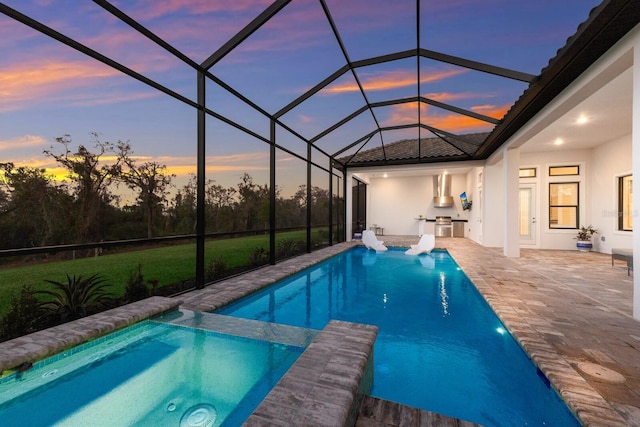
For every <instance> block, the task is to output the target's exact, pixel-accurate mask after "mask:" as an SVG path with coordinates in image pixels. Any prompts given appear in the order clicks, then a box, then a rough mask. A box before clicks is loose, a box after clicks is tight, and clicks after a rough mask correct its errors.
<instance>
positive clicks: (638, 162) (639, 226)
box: [631, 36, 640, 320]
mask: <svg viewBox="0 0 640 427" xmlns="http://www.w3.org/2000/svg"><path fill="white" fill-rule="evenodd" d="M633 58H634V60H633V81H632V91H633V101H632V106H631V108H632V111H633V119H632V122H631V146H632V148H631V157H632V163H631V164H632V165H633V178H634V180H637V179H638V178H640V36H639V37H636V40H635V46H634V49H633ZM638 212H640V186H639V185H637V184H636V185H634V186H633V255H634V257H633V317H634V318H635V319H636V320H640V222H639V221H638Z"/></svg>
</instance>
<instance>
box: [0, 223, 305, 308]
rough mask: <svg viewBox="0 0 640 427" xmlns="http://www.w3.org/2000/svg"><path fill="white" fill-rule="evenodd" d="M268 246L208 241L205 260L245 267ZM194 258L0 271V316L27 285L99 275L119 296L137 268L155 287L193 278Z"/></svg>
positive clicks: (180, 250) (176, 255) (263, 238)
mask: <svg viewBox="0 0 640 427" xmlns="http://www.w3.org/2000/svg"><path fill="white" fill-rule="evenodd" d="M283 239H290V240H303V241H304V239H305V232H304V231H294V232H287V233H278V235H277V240H276V241H277V242H278V241H281V240H283ZM268 245H269V236H268V235H260V236H250V237H241V238H236V239H225V240H216V241H210V242H207V243H206V245H205V258H206V262H207V263H208V262H209V261H210V260H211V259H215V258H219V257H222V258H223V259H224V260H225V261H226V264H227V267H228V268H234V267H239V266H244V265H247V264H248V260H249V257H250V256H251V254H252V253H253V252H254V251H255V249H256V248H258V247H262V248H265V249H267V250H268ZM195 256H196V245H195V243H192V244H185V245H175V246H166V247H161V248H154V249H146V250H137V251H131V252H125V253H116V254H109V253H107V254H105V255H102V256H99V257H91V258H82V259H76V260H72V261H61V262H51V263H44V264H36V265H29V266H24V267H16V268H7V269H0V316H2V315H4V314H5V313H6V312H7V311H8V309H9V307H10V303H11V295H12V294H13V295H18V294H19V292H20V289H21V288H22V286H24V285H26V284H30V285H32V286H33V287H34V289H36V290H38V289H45V288H50V287H51V285H50V284H48V283H46V282H45V280H54V281H66V275H67V274H69V275H70V276H72V275H74V274H75V275H76V276H80V275H81V276H83V277H89V276H91V275H93V274H100V275H101V276H102V277H103V278H104V279H105V281H106V282H107V283H109V284H110V285H111V288H110V291H111V292H112V293H113V295H114V296H115V297H121V296H122V295H124V288H125V284H126V282H127V280H128V279H129V276H130V274H131V273H132V272H135V271H137V268H138V265H141V266H142V275H143V277H144V280H145V282H148V281H149V280H157V281H158V286H166V285H169V284H174V283H179V282H181V281H185V280H189V279H193V278H194V276H195Z"/></svg>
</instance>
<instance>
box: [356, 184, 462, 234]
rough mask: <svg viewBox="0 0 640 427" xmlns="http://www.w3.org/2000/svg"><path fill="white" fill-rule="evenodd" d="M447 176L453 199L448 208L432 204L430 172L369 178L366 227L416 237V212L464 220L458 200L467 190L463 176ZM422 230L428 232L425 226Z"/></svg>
mask: <svg viewBox="0 0 640 427" xmlns="http://www.w3.org/2000/svg"><path fill="white" fill-rule="evenodd" d="M451 178H452V179H451V195H452V196H453V200H454V206H453V207H451V208H436V207H434V206H433V176H432V175H430V176H413V177H396V178H392V179H391V178H389V179H388V178H375V179H371V182H370V185H369V188H368V195H369V198H370V199H369V201H370V203H369V207H368V211H367V214H368V221H367V226H371V225H372V224H376V225H378V226H379V227H383V228H384V233H385V234H390V235H398V236H413V235H415V236H417V235H418V221H417V220H416V219H415V218H417V217H418V216H419V215H423V216H424V217H426V218H432V219H433V218H435V217H436V216H437V215H447V216H451V217H452V218H453V219H468V215H469V211H463V210H462V205H461V203H460V193H462V192H463V191H467V178H466V175H452V176H451ZM467 193H468V192H467ZM425 232H429V228H428V225H427V226H426V227H425Z"/></svg>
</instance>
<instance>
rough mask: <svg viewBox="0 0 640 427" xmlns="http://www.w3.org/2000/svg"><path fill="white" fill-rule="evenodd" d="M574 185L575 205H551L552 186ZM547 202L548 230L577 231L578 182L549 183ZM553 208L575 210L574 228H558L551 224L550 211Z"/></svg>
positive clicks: (578, 211) (578, 210)
mask: <svg viewBox="0 0 640 427" xmlns="http://www.w3.org/2000/svg"><path fill="white" fill-rule="evenodd" d="M568 184H575V188H576V204H575V205H565V204H563V205H558V204H552V203H551V186H553V185H568ZM548 202H549V218H548V222H549V223H548V227H549V229H550V230H577V229H578V228H579V225H580V181H559V182H549V193H548ZM554 208H573V209H575V218H576V223H575V226H574V227H558V226H555V225H553V224H551V216H552V215H551V211H552V210H553V209H554Z"/></svg>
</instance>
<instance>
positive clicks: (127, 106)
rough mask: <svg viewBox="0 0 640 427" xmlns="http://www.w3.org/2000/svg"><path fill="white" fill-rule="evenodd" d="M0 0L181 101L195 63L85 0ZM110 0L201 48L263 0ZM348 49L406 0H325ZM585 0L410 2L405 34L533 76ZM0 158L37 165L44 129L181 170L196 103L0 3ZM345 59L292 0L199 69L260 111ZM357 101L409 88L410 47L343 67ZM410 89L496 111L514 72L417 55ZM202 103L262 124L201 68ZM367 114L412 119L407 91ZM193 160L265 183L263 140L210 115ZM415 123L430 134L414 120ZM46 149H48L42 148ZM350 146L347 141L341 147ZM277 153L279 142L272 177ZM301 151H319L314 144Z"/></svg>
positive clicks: (217, 175) (323, 115)
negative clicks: (500, 73)
mask: <svg viewBox="0 0 640 427" xmlns="http://www.w3.org/2000/svg"><path fill="white" fill-rule="evenodd" d="M2 4H4V5H6V6H9V7H11V8H13V9H16V10H17V11H19V12H21V13H24V14H26V15H28V16H30V17H32V18H34V19H37V20H39V21H40V22H42V23H44V24H45V25H47V26H49V27H51V28H53V29H54V30H56V31H58V32H60V33H62V34H64V35H66V36H68V37H71V38H73V39H75V40H77V41H79V42H81V43H83V44H85V45H86V46H88V47H90V48H91V49H94V50H96V51H98V52H99V53H101V54H103V55H106V56H108V57H109V58H111V59H113V60H115V61H117V62H119V63H121V64H122V65H124V66H126V67H128V68H130V69H132V70H134V71H136V72H138V73H140V74H142V75H144V76H146V77H148V78H151V79H153V80H155V81H157V82H158V83H160V84H162V85H163V86H165V87H167V88H169V89H170V90H172V91H174V92H176V93H178V94H180V95H182V96H185V97H187V98H189V99H191V100H193V101H195V100H196V73H195V71H194V70H193V68H191V67H190V66H188V65H186V64H184V63H183V62H182V61H180V60H178V59H176V58H174V57H173V56H172V55H171V54H169V53H167V52H166V51H165V50H163V49H162V48H160V47H158V46H157V45H155V44H154V43H152V42H150V41H148V40H147V39H146V38H145V37H144V36H142V35H140V34H139V33H138V32H136V31H135V30H133V29H131V28H130V27H129V26H128V25H126V24H124V23H122V22H120V21H119V20H118V19H116V18H115V17H114V16H113V15H111V14H110V13H108V12H107V11H105V10H104V9H103V8H102V7H100V6H99V5H98V4H96V3H94V2H92V1H88V0H8V1H4V2H2ZM112 4H113V5H115V6H116V7H118V8H119V9H121V10H122V11H123V12H125V13H126V14H127V15H129V16H130V17H132V18H134V19H136V20H137V21H138V22H140V23H141V24H142V25H144V26H145V27H146V28H148V29H149V30H151V31H152V32H154V33H155V34H157V35H158V36H160V37H162V38H163V39H164V40H166V41H167V42H168V43H170V44H171V45H172V46H174V47H176V48H178V49H179V50H181V51H182V52H183V53H184V54H186V55H187V56H188V57H189V58H191V59H192V60H193V61H195V62H197V63H201V62H203V61H204V60H205V59H207V58H208V57H209V56H210V55H211V54H212V53H214V52H215V51H216V50H217V49H218V48H219V47H220V46H222V45H223V44H224V43H225V42H226V41H227V40H228V39H229V38H230V37H232V36H233V35H234V34H235V33H236V32H238V31H239V30H240V29H242V28H243V27H244V26H245V25H246V24H247V23H249V22H250V21H251V20H252V19H253V18H254V17H256V16H257V15H259V14H260V13H261V12H262V11H263V10H264V9H265V8H267V7H268V6H269V4H270V2H269V1H266V0H163V1H160V0H118V1H113V2H112ZM326 4H327V6H328V7H329V10H330V12H331V14H332V17H333V19H334V21H335V23H336V26H337V28H338V31H339V32H340V34H341V37H342V41H343V43H344V46H345V48H346V50H347V53H348V55H349V60H350V61H352V62H355V61H359V60H363V59H366V58H370V57H374V56H380V55H386V54H390V53H395V52H399V51H405V50H409V49H415V48H416V45H417V43H418V37H417V36H416V21H417V19H416V4H415V1H394V2H391V1H389V0H327V1H326ZM598 4H599V1H596V0H561V1H558V0H527V1H524V0H483V1H480V0H448V1H434V0H423V1H422V3H421V6H420V36H419V43H420V47H421V48H424V49H429V50H433V51H436V52H440V53H445V54H449V55H454V56H459V57H463V58H466V59H470V60H475V61H480V62H484V63H488V64H491V65H494V66H500V67H505V68H509V69H512V70H516V71H521V72H525V73H529V74H533V75H537V74H539V73H540V71H541V69H542V68H543V67H544V66H545V65H546V64H547V63H548V61H549V59H551V58H552V57H554V56H555V54H556V51H557V50H558V49H559V48H561V47H562V46H563V45H564V44H565V42H566V39H567V37H569V36H571V35H572V34H574V33H575V32H576V29H577V27H578V25H579V24H580V23H581V22H583V21H584V20H586V19H587V17H588V14H589V11H590V10H591V9H592V8H593V7H595V6H597V5H598ZM0 52H1V55H0V117H1V119H0V122H1V123H2V125H1V126H0V159H1V160H0V161H12V162H15V163H16V164H19V165H28V166H32V167H36V166H37V167H47V168H51V167H52V166H53V165H52V163H51V161H50V159H48V158H47V157H45V156H44V155H43V153H42V152H43V150H44V149H48V148H49V147H50V146H51V145H52V144H54V140H55V138H56V137H59V136H63V135H65V134H69V135H71V137H72V139H73V141H74V143H75V144H80V143H82V144H85V145H88V146H90V145H91V136H90V134H91V132H97V133H99V134H100V138H101V139H102V140H104V141H112V142H115V141H118V140H123V141H129V142H130V143H131V145H132V147H133V150H134V152H135V154H136V155H137V156H139V158H140V159H141V160H142V161H145V160H155V161H158V162H160V163H163V164H166V165H167V166H168V167H169V170H170V172H172V173H176V174H177V175H179V176H180V177H181V179H184V178H185V177H186V176H187V174H188V173H189V172H194V171H195V169H194V168H195V153H196V145H195V141H196V114H195V111H194V110H193V109H192V108H191V107H190V106H188V105H186V104H184V103H182V102H181V101H178V100H175V99H173V98H171V97H169V96H167V95H165V94H162V93H160V92H158V91H156V90H155V89H152V88H150V87H148V86H146V85H145V84H143V83H140V82H138V81H136V80H135V79H132V78H130V77H128V76H126V75H124V74H122V73H120V72H119V71H117V70H114V69H111V68H110V67H108V66H106V65H104V64H102V63H100V62H98V61H96V60H94V59H91V58H89V57H86V56H85V55H83V54H81V53H79V52H77V51H75V50H74V49H72V48H70V47H67V46H65V45H63V44H61V43H58V42H56V41H54V40H53V39H50V38H49V37H47V36H45V35H42V34H40V33H38V32H36V31H35V30H32V29H30V28H29V27H27V26H25V25H23V24H21V23H18V22H16V21H13V20H12V19H10V18H8V17H7V16H5V15H3V14H0ZM345 63H346V59H345V57H344V55H343V54H342V52H341V49H340V46H339V44H338V43H337V42H336V39H335V38H334V37H333V32H332V30H331V27H330V25H329V24H328V22H327V20H326V19H325V16H324V11H323V9H322V6H321V3H320V2H319V1H318V0H293V1H292V2H291V3H290V4H289V5H288V6H286V7H285V8H284V9H283V10H282V11H281V12H280V13H279V14H278V15H276V17H274V18H273V19H272V20H271V21H270V22H268V23H267V24H266V25H265V26H263V27H262V28H261V29H259V30H258V31H257V32H256V33H254V34H253V35H252V36H251V37H249V38H248V39H247V40H245V42H243V43H242V44H241V45H240V46H238V48H236V49H235V50H234V51H232V52H231V53H230V54H229V55H227V56H225V57H224V58H223V59H222V60H221V61H220V62H219V63H217V64H216V65H214V66H213V67H212V68H211V69H210V71H211V73H212V74H213V75H215V76H216V77H218V78H220V79H221V80H222V81H223V82H225V83H226V84H228V85H230V86H231V87H232V88H234V89H235V90H237V91H239V92H240V93H242V94H243V95H244V96H246V97H247V98H248V99H250V100H251V101H253V102H254V103H256V104H257V105H258V106H260V107H261V108H262V109H264V110H266V111H267V112H268V113H271V114H274V113H276V112H277V111H279V110H280V109H282V108H283V107H285V106H286V105H287V104H288V103H290V102H291V101H292V100H294V99H296V98H297V97H298V96H300V95H301V94H303V93H304V92H305V91H307V90H308V89H309V88H311V87H313V86H314V85H315V84H317V83H318V82H320V81H321V80H323V79H325V78H326V77H328V76H329V75H331V74H332V73H334V72H335V71H337V70H338V69H340V68H341V67H342V66H343V65H344V64H345ZM357 73H358V78H359V79H360V83H361V84H362V86H363V88H364V90H365V92H366V96H367V99H368V101H369V102H378V101H384V100H389V99H396V98H404V97H410V96H416V94H417V93H418V92H417V87H418V85H417V73H416V58H408V59H403V60H398V61H393V62H387V63H383V64H378V65H373V66H368V67H362V68H359V69H358V70H357ZM420 80H421V81H420V94H421V95H422V96H424V97H428V98H430V99H433V100H436V101H440V102H444V103H448V104H451V105H454V106H457V107H461V108H465V109H468V110H472V111H476V112H479V113H482V114H485V115H488V116H491V117H495V118H497V119H500V118H501V117H502V116H503V115H504V113H505V112H506V111H507V110H508V109H509V108H510V107H511V105H512V104H513V102H515V100H516V99H517V98H518V97H519V96H520V95H521V94H522V92H523V91H524V90H525V89H526V87H527V86H526V84H525V83H522V82H518V81H510V80H508V79H504V78H499V77H495V76H491V75H486V74H483V73H479V72H476V71H470V70H467V69H464V68H460V67H456V66H453V65H449V64H445V63H441V62H437V61H432V60H428V59H426V58H421V59H420ZM207 103H208V107H209V108H210V109H212V110H214V111H216V112H217V113H220V114H222V115H223V116H225V117H227V118H229V119H231V120H233V121H236V122H237V123H239V124H240V125H242V126H244V127H246V128H248V129H250V130H251V131H253V132H255V133H256V134H259V135H261V136H263V137H265V138H268V136H269V122H268V119H266V118H265V117H264V116H263V115H261V114H260V113H258V112H256V111H255V110H253V109H252V108H249V107H247V106H245V105H243V104H242V102H240V101H238V100H237V99H235V98H234V97H233V96H231V95H229V94H228V93H227V92H226V91H224V90H222V89H221V88H220V87H218V86H217V85H215V84H214V83H212V82H210V83H208V86H207ZM363 105H365V100H364V99H363V96H362V95H361V93H360V89H359V87H358V85H357V82H356V80H355V79H354V77H353V75H352V74H351V73H346V74H344V75H342V76H341V77H339V78H338V79H337V80H336V81H334V82H333V83H332V84H330V85H329V86H328V87H326V88H325V89H323V90H322V91H321V92H319V93H318V94H316V95H315V96H313V97H311V98H310V99H309V100H307V101H305V102H304V103H302V104H301V105H299V106H298V107H297V108H295V109H293V110H292V111H290V112H288V113H287V114H285V115H284V116H282V118H281V120H282V122H283V123H285V124H286V125H287V126H290V127H291V128H293V129H294V130H296V131H297V132H298V133H299V134H301V135H302V136H303V137H305V138H313V137H314V136H316V135H317V134H319V133H320V132H322V131H323V130H324V129H326V128H327V127H329V126H331V125H333V124H334V123H336V122H338V121H339V120H341V119H342V118H343V117H345V116H347V115H349V114H351V113H353V112H354V111H356V110H358V109H359V108H361V107H362V106H363ZM375 115H376V119H377V120H378V122H379V125H380V126H388V125H397V124H411V123H416V122H417V121H418V114H417V108H416V105H415V104H413V105H412V104H399V105H395V106H389V107H380V108H376V109H375ZM420 116H421V120H422V122H423V123H424V124H427V125H429V126H433V127H436V128H439V129H443V130H446V131H448V132H452V133H470V132H477V131H489V130H491V129H492V125H487V124H485V123H483V122H480V121H478V120H475V119H469V118H468V117H465V116H459V115H454V114H452V113H450V112H447V111H446V110H440V109H438V108H436V107H433V106H429V105H422V106H421V110H420ZM207 124H208V129H207V141H208V145H207V157H208V161H207V164H208V174H209V176H210V177H211V179H215V180H216V181H217V182H219V183H221V184H223V185H231V184H232V183H235V182H237V181H238V179H237V178H238V177H239V176H240V175H241V174H242V172H244V171H247V172H249V173H251V174H252V175H253V176H255V177H256V178H257V179H256V181H257V182H259V183H263V182H265V177H266V176H267V172H268V146H267V144H265V143H264V142H262V141H260V140H259V139H256V138H253V137H252V136H249V135H246V134H244V133H243V132H241V131H238V130H236V129H234V128H232V127H230V126H228V125H224V124H222V122H220V121H218V120H216V119H213V118H211V119H209V120H208V123H207ZM375 128H376V124H375V121H374V120H373V117H372V115H371V114H370V113H368V112H367V113H364V114H361V115H360V116H358V117H357V118H356V119H354V120H352V121H351V122H349V123H348V124H347V125H345V126H342V127H341V128H339V129H338V130H336V131H335V132H333V133H331V134H329V135H327V136H326V137H324V138H322V139H321V140H320V141H318V147H320V148H321V149H322V150H324V151H326V152H327V153H329V154H333V153H335V152H336V151H338V150H339V149H341V148H342V147H344V146H346V145H348V144H350V143H351V142H353V141H356V140H357V139H359V138H360V137H362V136H363V135H365V134H367V133H369V132H371V131H372V130H374V129H375ZM417 132H418V131H417V129H412V130H403V131H393V132H385V133H384V134H383V136H382V139H381V138H380V137H379V136H377V137H375V138H374V139H373V140H372V141H371V142H370V143H369V144H370V145H367V147H366V148H373V147H374V146H379V145H380V144H381V143H382V142H384V143H385V144H386V143H390V142H394V141H396V140H399V139H405V138H416V137H417V136H418V133H417ZM421 136H422V137H430V136H432V135H431V134H428V133H427V132H425V131H424V130H423V131H422V133H421ZM278 142H279V143H280V144H281V145H283V146H285V147H287V148H288V149H291V150H292V151H294V152H296V153H298V154H300V155H306V147H305V144H304V143H302V142H301V141H300V140H299V139H297V138H295V137H293V136H292V135H290V134H288V133H287V132H284V131H281V130H278ZM56 148H57V147H56ZM355 149H357V147H356V148H354V149H352V150H350V151H348V152H347V154H349V153H353V152H354V150H355ZM288 157H290V156H286V155H280V156H279V164H280V165H281V166H280V167H281V174H282V175H280V176H281V177H284V176H286V174H285V172H284V170H285V169H286V167H285V165H286V164H287V162H291V163H292V164H296V166H295V167H293V169H297V170H300V169H301V167H302V166H301V165H300V164H297V162H296V161H292V160H291V159H290V158H288ZM315 159H316V160H317V161H318V162H319V163H321V164H324V159H322V156H316V157H315ZM283 180H284V178H283Z"/></svg>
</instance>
